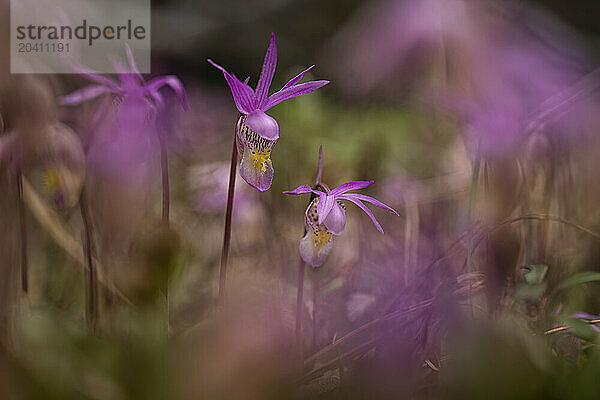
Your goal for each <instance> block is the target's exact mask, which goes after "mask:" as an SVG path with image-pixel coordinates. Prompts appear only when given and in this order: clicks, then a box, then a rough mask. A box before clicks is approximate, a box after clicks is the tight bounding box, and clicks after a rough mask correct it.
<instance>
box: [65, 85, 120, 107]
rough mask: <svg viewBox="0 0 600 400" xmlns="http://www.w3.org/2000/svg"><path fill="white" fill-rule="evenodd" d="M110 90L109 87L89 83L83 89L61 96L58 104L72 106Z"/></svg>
mask: <svg viewBox="0 0 600 400" xmlns="http://www.w3.org/2000/svg"><path fill="white" fill-rule="evenodd" d="M111 91H112V90H111V88H109V87H106V86H103V85H91V86H87V87H84V88H83V89H80V90H77V91H75V92H73V93H71V94H68V95H66V96H62V97H61V98H60V99H59V100H58V104H60V105H61V106H73V105H76V104H80V103H83V102H84V101H87V100H91V99H94V98H96V97H98V96H101V95H103V94H105V93H110V92H111Z"/></svg>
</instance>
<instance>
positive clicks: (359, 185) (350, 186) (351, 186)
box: [329, 181, 375, 194]
mask: <svg viewBox="0 0 600 400" xmlns="http://www.w3.org/2000/svg"><path fill="white" fill-rule="evenodd" d="M373 183H375V181H355V182H347V183H344V184H343V185H340V186H338V187H336V188H334V189H331V192H329V193H330V194H342V193H346V192H347V191H349V190H356V189H364V188H366V187H368V186H371V185H372V184H373Z"/></svg>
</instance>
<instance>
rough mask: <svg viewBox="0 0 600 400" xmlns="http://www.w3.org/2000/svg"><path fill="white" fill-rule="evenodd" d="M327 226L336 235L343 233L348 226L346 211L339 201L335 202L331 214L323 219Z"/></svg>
mask: <svg viewBox="0 0 600 400" xmlns="http://www.w3.org/2000/svg"><path fill="white" fill-rule="evenodd" d="M323 224H325V227H326V228H327V229H328V230H329V231H330V232H331V233H333V234H334V235H341V234H342V233H344V228H345V227H346V212H345V211H344V209H343V208H342V206H340V205H339V204H338V203H337V202H335V203H334V204H333V207H332V208H331V211H330V212H329V215H327V218H325V220H324V221H323Z"/></svg>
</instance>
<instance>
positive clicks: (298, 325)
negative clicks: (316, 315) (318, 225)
mask: <svg viewBox="0 0 600 400" xmlns="http://www.w3.org/2000/svg"><path fill="white" fill-rule="evenodd" d="M304 234H306V231H305V233H304ZM304 269H305V265H304V261H303V260H302V259H300V265H299V266H298V294H297V297H296V340H297V341H298V345H299V346H302V339H301V337H302V297H303V295H304ZM300 348H302V347H300Z"/></svg>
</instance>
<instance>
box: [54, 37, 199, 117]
mask: <svg viewBox="0 0 600 400" xmlns="http://www.w3.org/2000/svg"><path fill="white" fill-rule="evenodd" d="M125 50H126V52H127V60H128V63H129V69H127V68H125V67H124V66H123V65H122V64H120V63H118V62H115V72H116V73H117V77H118V79H119V80H118V82H116V81H114V80H112V79H110V78H107V77H105V76H103V75H99V74H95V73H93V72H89V71H85V70H82V71H81V74H82V75H83V76H85V77H86V78H88V79H89V80H91V81H93V82H95V84H94V85H90V86H87V87H85V88H83V89H80V90H77V91H75V92H73V93H71V94H68V95H66V96H63V97H61V99H60V104H61V105H69V106H71V105H77V104H81V103H83V102H85V101H88V100H92V99H95V98H97V97H99V96H101V95H103V94H107V93H111V94H113V95H117V96H118V98H119V100H120V101H119V102H117V103H116V105H117V106H118V107H119V108H122V109H123V111H124V112H129V111H139V110H143V111H145V114H144V117H145V118H146V122H148V120H149V119H150V118H149V117H152V116H154V111H155V108H156V107H158V108H161V107H162V106H163V105H164V98H163V96H162V94H161V93H160V92H159V90H160V89H161V88H162V87H164V86H169V87H170V88H171V89H172V90H173V91H174V92H175V94H176V95H177V97H178V98H179V101H180V102H181V105H182V106H183V108H184V110H186V111H187V110H188V105H187V102H186V98H185V90H184V88H183V85H182V84H181V81H180V80H179V78H177V77H176V76H174V75H163V76H158V77H156V78H153V79H151V80H150V81H148V82H146V81H145V80H144V78H143V77H142V74H141V73H140V71H139V70H138V68H137V64H136V62H135V59H134V57H133V53H132V51H131V48H130V47H129V45H128V44H125ZM130 117H131V116H130Z"/></svg>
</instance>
